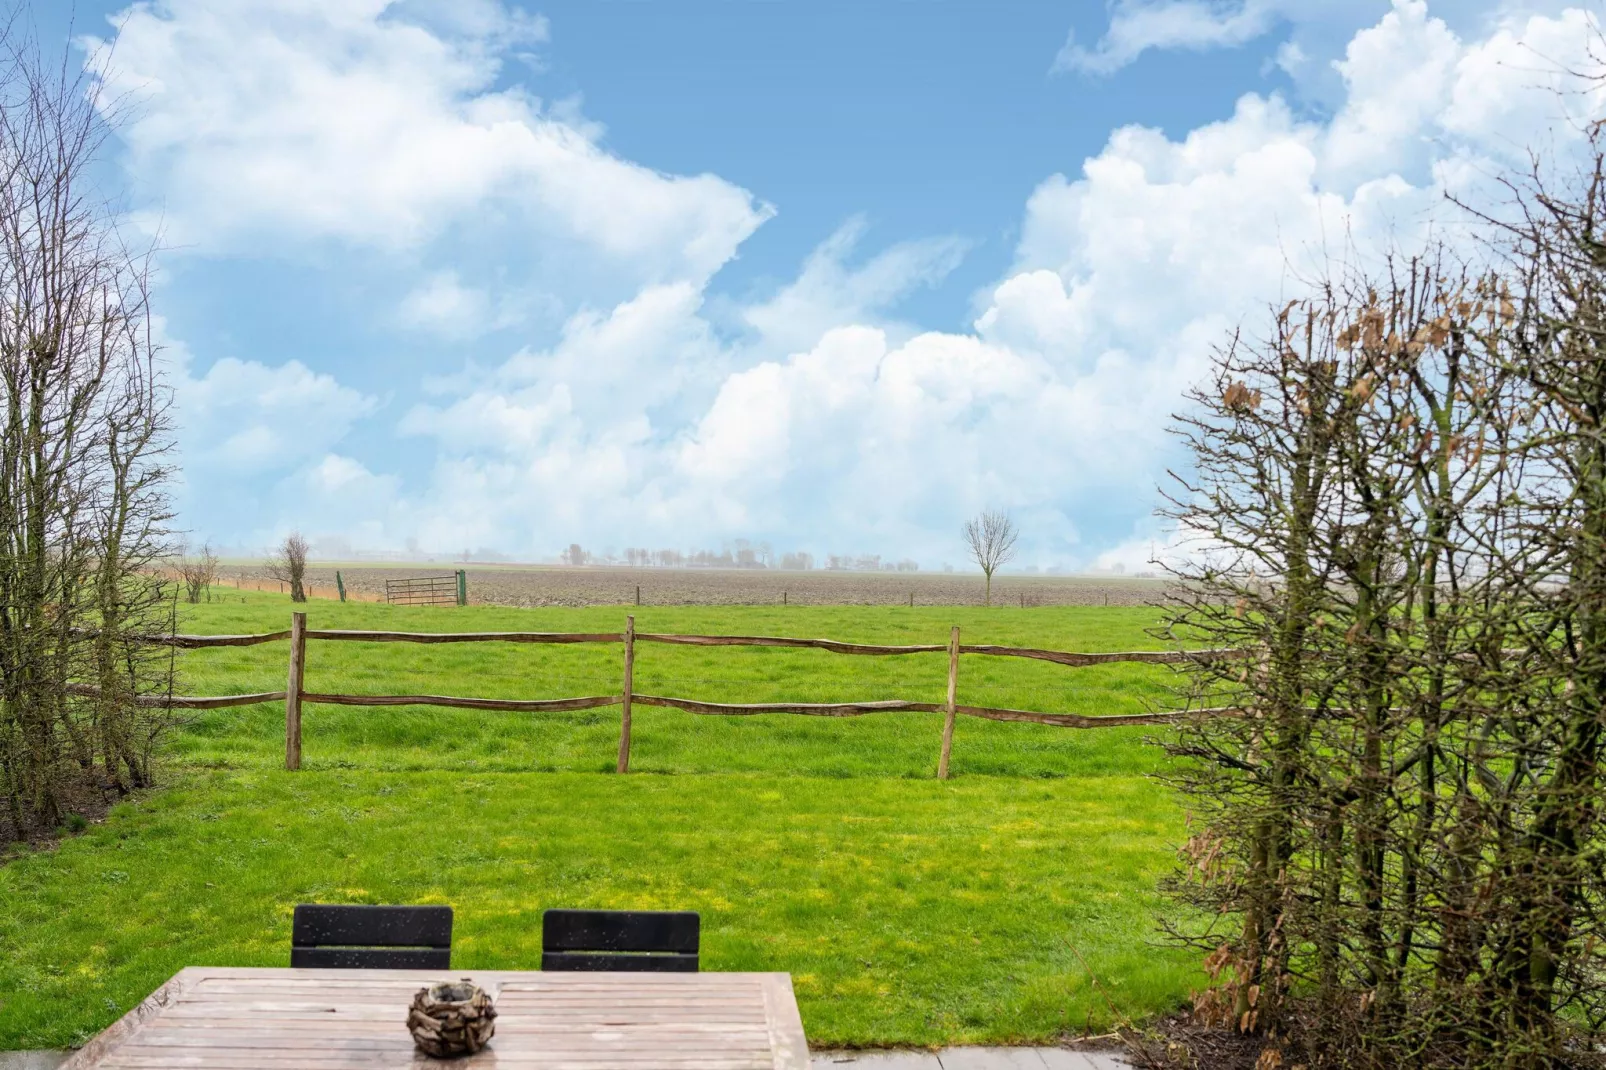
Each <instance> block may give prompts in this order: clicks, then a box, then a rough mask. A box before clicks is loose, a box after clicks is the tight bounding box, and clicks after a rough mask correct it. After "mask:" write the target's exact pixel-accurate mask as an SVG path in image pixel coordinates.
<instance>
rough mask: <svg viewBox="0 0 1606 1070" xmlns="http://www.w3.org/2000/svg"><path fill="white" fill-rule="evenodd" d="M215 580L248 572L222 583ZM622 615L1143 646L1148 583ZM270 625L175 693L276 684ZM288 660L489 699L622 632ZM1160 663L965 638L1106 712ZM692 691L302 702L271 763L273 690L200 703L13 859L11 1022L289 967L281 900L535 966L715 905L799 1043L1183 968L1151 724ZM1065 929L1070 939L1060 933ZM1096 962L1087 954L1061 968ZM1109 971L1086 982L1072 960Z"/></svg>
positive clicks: (1081, 1002)
mask: <svg viewBox="0 0 1606 1070" xmlns="http://www.w3.org/2000/svg"><path fill="white" fill-rule="evenodd" d="M225 593H226V594H229V595H230V596H231V597H238V596H237V595H234V594H233V592H230V591H227V590H226V591H225ZM245 598H246V601H245V602H244V603H241V602H233V603H222V604H213V605H209V606H207V605H203V606H200V607H187V608H188V610H189V611H188V612H187V614H186V619H185V620H184V622H183V624H182V626H183V627H184V628H186V629H187V630H191V631H201V632H234V631H266V630H270V629H275V628H282V627H284V626H285V624H286V622H287V620H288V611H289V608H290V607H289V604H288V602H287V601H286V600H284V599H283V598H280V597H277V596H272V595H266V594H261V595H258V594H252V593H247V594H246V596H245ZM308 608H309V623H310V624H311V625H312V626H313V627H350V628H363V627H388V628H397V629H411V630H456V629H461V630H502V629H506V630H513V629H520V630H563V631H592V630H598V631H602V630H618V629H619V628H620V627H621V626H622V623H623V618H624V615H625V613H626V612H627V610H625V609H623V608H617V607H603V608H591V609H551V610H517V609H495V608H480V607H470V608H467V609H429V608H417V609H402V608H396V607H387V606H376V605H357V604H348V605H340V604H336V603H320V602H314V603H312V604H311V606H310V607H308ZM629 611H630V612H634V613H635V614H636V621H637V627H638V629H639V630H643V631H700V632H715V633H717V632H742V633H761V634H780V635H805V636H823V637H828V638H836V639H848V640H863V641H874V642H894V643H915V642H943V641H944V640H945V638H946V634H947V629H948V626H949V625H950V624H952V623H958V624H960V625H961V626H962V627H963V628H964V638H965V640H966V641H967V642H996V643H1019V644H1029V645H1036V646H1051V647H1058V648H1062V649H1086V650H1115V649H1134V648H1142V647H1153V646H1154V645H1155V644H1154V643H1153V642H1152V640H1149V639H1148V638H1147V636H1146V635H1145V634H1144V629H1145V627H1146V626H1147V625H1148V624H1149V623H1150V622H1151V620H1152V615H1151V614H1150V613H1149V612H1148V611H1145V610H1134V609H1119V608H1112V609H1097V608H1082V607H1055V608H1043V609H1027V610H1019V609H1002V608H1000V609H994V610H981V609H954V608H915V609H909V608H906V607H779V606H777V607H664V608H660V607H643V608H641V609H631V610H629ZM637 650H638V660H637V667H636V686H637V688H638V689H639V690H641V691H646V692H656V693H660V694H671V695H681V696H685V697H692V698H706V699H711V700H715V701H719V700H728V701H743V702H759V701H773V700H780V699H794V700H825V699H850V698H852V699H867V698H917V699H919V698H924V699H928V700H932V701H940V700H941V697H942V691H943V686H944V680H945V675H946V657H945V655H942V654H931V655H911V656H906V657H900V658H856V657H844V656H840V655H831V654H827V653H824V652H819V651H793V650H772V649H752V648H724V649H719V648H716V649H698V648H674V647H665V646H658V645H648V644H642V645H640V646H638V648H637ZM285 651H286V647H285V645H284V644H282V643H279V644H269V645H265V646H260V647H250V648H240V649H223V650H204V651H194V652H190V653H186V654H184V655H183V656H182V658H181V671H182V674H183V684H184V689H185V690H186V691H189V692H191V693H206V694H220V693H230V692H249V691H258V690H269V689H273V688H280V687H283V686H284V683H283V681H284V658H285ZM308 662H309V668H308V676H307V686H308V687H309V688H312V689H315V690H321V691H356V692H372V693H401V692H416V691H434V692H437V693H450V694H474V695H487V696H497V697H532V698H540V697H558V696H564V695H581V694H600V693H607V692H610V691H617V690H618V687H619V680H618V676H619V662H620V657H619V647H617V646H597V647H556V646H537V647H530V646H513V645H501V644H473V645H468V644H464V645H460V646H458V645H454V646H436V647H420V646H415V645H411V644H405V645H404V644H371V645H370V644H356V643H317V642H314V643H311V644H309V657H308ZM1167 680H1168V673H1167V670H1165V669H1163V668H1157V667H1152V666H1107V667H1097V668H1088V669H1068V668H1064V667H1060V666H1053V665H1048V664H1042V663H1034V662H1026V661H1021V660H1018V659H994V658H981V657H967V658H965V659H964V660H963V662H962V663H961V670H960V687H959V694H960V700H961V701H962V702H974V703H979V704H987V705H1000V706H1017V707H1021V708H1027V709H1042V710H1064V711H1072V712H1080V713H1109V712H1117V711H1126V710H1137V709H1142V708H1145V704H1146V703H1147V704H1153V705H1159V704H1164V703H1165V701H1166V697H1167V691H1166V686H1167ZM939 732H940V718H939V717H938V716H936V715H926V714H915V715H909V714H886V715H872V716H868V717H863V718H856V719H849V720H839V719H826V718H820V719H815V718H804V717H795V716H792V717H783V716H767V717H753V718H700V717H696V716H694V715H691V714H685V713H680V712H678V711H671V710H658V709H642V708H638V709H637V711H636V729H635V748H634V757H633V768H634V769H635V770H637V771H638V772H636V773H633V774H632V775H630V776H627V777H618V776H615V775H613V774H611V773H605V772H603V771H604V770H608V769H611V768H612V763H613V753H614V748H615V747H616V746H617V740H618V735H617V733H618V710H617V708H613V709H602V710H591V711H583V712H579V713H564V714H551V715H528V714H504V713H485V712H480V711H457V710H436V709H409V708H388V709H386V708H382V709H361V708H352V707H328V706H309V707H308V709H307V711H306V714H305V743H304V747H305V758H304V763H305V764H304V768H303V770H302V771H301V772H300V773H296V774H290V773H285V772H283V771H282V769H280V768H279V765H280V763H281V762H282V760H283V706H282V704H279V703H273V704H264V705H262V706H255V707H245V708H239V709H232V710H222V711H216V712H213V713H205V714H199V715H197V716H195V718H194V719H193V721H192V722H191V723H190V724H189V725H188V726H187V727H186V728H185V729H184V730H183V731H182V732H180V733H179V734H178V735H176V736H175V737H174V738H173V739H172V740H171V742H170V745H169V747H168V754H169V759H168V763H167V777H168V782H169V784H170V785H171V786H170V787H168V788H167V789H165V790H163V791H161V792H159V793H157V794H155V795H152V796H150V797H148V798H145V799H142V800H140V801H138V802H136V803H132V804H125V805H122V806H119V807H117V808H116V809H115V810H114V811H113V812H112V814H111V815H110V816H109V818H108V819H107V820H106V821H105V822H104V823H101V824H97V825H94V826H92V827H91V828H90V829H89V831H88V832H86V833H85V834H83V835H81V836H77V837H73V838H70V839H68V840H66V841H64V842H63V843H61V844H60V845H59V846H57V847H55V848H53V849H51V850H47V851H39V852H34V853H30V854H26V855H21V856H18V857H15V858H13V859H11V860H10V861H9V862H7V863H6V864H4V865H0V1049H5V1048H8V1047H11V1048H16V1047H49V1046H60V1045H65V1044H69V1043H75V1042H79V1041H82V1040H83V1039H84V1038H86V1037H87V1036H89V1035H92V1034H93V1033H94V1032H95V1031H96V1030H98V1029H100V1028H102V1027H104V1026H105V1025H106V1024H108V1023H109V1022H110V1021H112V1020H113V1019H114V1018H115V1017H117V1015H119V1014H120V1013H122V1012H123V1011H125V1010H127V1009H128V1008H129V1007H130V1006H132V1005H133V1004H134V1003H136V1002H137V1001H138V1000H139V999H141V998H142V997H143V996H144V995H146V994H147V993H149V992H150V990H151V989H153V988H155V987H156V986H157V985H158V984H159V983H161V981H163V980H165V979H166V978H167V977H168V976H170V975H171V974H172V973H173V972H175V971H176V970H177V969H178V968H180V967H181V966H184V965H188V964H211V965H281V966H282V965H285V964H287V962H288V958H289V951H288V947H289V932H290V913H291V910H292V908H293V906H294V904H295V903H297V902H304V901H323V902H375V903H378V902H415V903H423V902H445V903H450V904H452V906H453V907H454V908H455V909H456V912H457V932H456V939H455V941H454V952H453V964H454V968H455V967H461V968H464V969H473V968H530V967H534V966H535V965H536V964H537V963H538V961H539V958H540V954H539V953H540V947H539V945H540V913H541V911H542V910H544V909H546V908H547V907H552V906H619V907H636V908H688V909H695V910H699V911H701V912H702V914H703V925H704V930H703V933H704V935H703V953H704V967H705V968H706V969H711V970H785V971H789V972H790V973H792V975H793V980H794V984H795V985H796V989H797V993H798V998H799V1003H800V1006H801V1008H802V1012H803V1020H804V1025H805V1027H806V1029H807V1031H808V1034H809V1037H810V1041H811V1043H815V1044H820V1045H827V1044H830V1045H836V1044H846V1045H879V1044H948V1043H967V1042H1009V1041H1034V1040H1035V1041H1042V1040H1048V1039H1051V1038H1053V1037H1054V1036H1056V1035H1058V1034H1060V1033H1064V1032H1071V1033H1079V1032H1082V1031H1083V1030H1084V1029H1089V1028H1091V1029H1093V1030H1094V1031H1099V1030H1102V1029H1104V1028H1105V1027H1107V1026H1108V1025H1109V1024H1110V1019H1111V1012H1110V1010H1109V1008H1108V1006H1107V1004H1106V1001H1105V993H1107V994H1108V995H1109V997H1110V998H1112V999H1113V1000H1114V1001H1115V1003H1116V1005H1117V1007H1118V1008H1119V1009H1120V1011H1121V1013H1123V1014H1126V1015H1130V1016H1132V1017H1141V1016H1143V1015H1146V1014H1151V1013H1155V1012H1159V1011H1164V1010H1167V1009H1169V1008H1170V1007H1172V1006H1174V1005H1175V1004H1176V1002H1177V1001H1178V1000H1179V999H1180V998H1181V997H1182V996H1183V995H1184V994H1185V993H1186V990H1187V988H1188V987H1189V986H1190V984H1192V983H1194V982H1195V981H1196V968H1195V965H1194V963H1193V962H1192V961H1191V959H1190V958H1189V957H1188V956H1185V955H1182V954H1179V953H1178V952H1177V951H1175V950H1173V949H1169V948H1163V947H1159V946H1157V943H1156V939H1155V936H1154V927H1153V918H1154V915H1155V914H1156V913H1157V912H1158V911H1159V910H1160V909H1161V908H1162V904H1161V902H1160V900H1159V899H1158V897H1157V896H1156V895H1155V894H1154V891H1153V889H1154V884H1155V881H1156V880H1157V878H1158V877H1159V876H1160V875H1161V874H1162V873H1163V872H1164V871H1165V870H1166V869H1167V867H1168V866H1169V864H1170V859H1171V845H1172V844H1174V843H1175V842H1176V841H1177V840H1179V839H1180V838H1181V824H1182V822H1181V815H1180V812H1179V810H1178V807H1177V804H1176V803H1175V801H1174V800H1173V799H1171V798H1170V797H1169V796H1168V794H1167V793H1166V792H1165V791H1164V790H1163V789H1162V788H1160V787H1159V786H1158V785H1156V784H1155V783H1154V782H1153V781H1152V780H1150V779H1148V778H1147V777H1145V776H1144V775H1143V774H1145V773H1146V772H1148V771H1150V770H1152V769H1153V768H1154V767H1155V766H1156V764H1157V762H1158V761H1159V760H1160V758H1159V756H1158V753H1157V751H1156V749H1155V748H1153V747H1152V746H1150V745H1148V744H1146V743H1145V742H1144V735H1145V733H1144V732H1143V730H1138V729H1109V730H1097V731H1076V730H1067V729H1054V728H1047V727H1043V726H1036V725H1015V724H996V723H992V722H980V721H974V720H970V719H964V718H962V719H961V721H960V725H959V730H958V733H957V735H956V741H955V745H954V759H953V769H954V774H955V779H953V780H951V781H949V782H947V783H939V782H937V781H935V780H934V779H932V773H933V771H934V769H935V765H936V757H937V747H938V737H939ZM1078 955H1080V959H1079V958H1078ZM1082 961H1085V962H1086V965H1087V969H1085V968H1084V967H1083V965H1082ZM1088 969H1091V971H1092V973H1093V974H1094V975H1096V977H1097V980H1098V983H1099V985H1101V986H1102V987H1103V989H1104V993H1101V992H1099V991H1097V990H1095V988H1094V987H1093V985H1092V984H1091V983H1090V979H1089V976H1088Z"/></svg>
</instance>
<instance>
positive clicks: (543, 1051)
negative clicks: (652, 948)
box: [62, 966, 809, 1070]
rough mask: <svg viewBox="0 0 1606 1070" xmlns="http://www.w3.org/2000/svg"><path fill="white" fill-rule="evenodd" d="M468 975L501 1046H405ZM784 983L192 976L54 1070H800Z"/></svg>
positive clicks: (701, 978)
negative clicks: (435, 1004)
mask: <svg viewBox="0 0 1606 1070" xmlns="http://www.w3.org/2000/svg"><path fill="white" fill-rule="evenodd" d="M461 977H467V978H470V979H471V980H473V981H474V983H475V984H478V985H479V986H480V987H482V988H484V989H486V990H487V991H488V992H490V993H491V994H492V995H493V996H494V998H495V999H496V1010H497V1018H496V1036H495V1038H494V1039H493V1040H492V1041H491V1044H490V1046H489V1047H488V1048H487V1049H486V1050H485V1051H482V1052H480V1053H479V1054H477V1055H473V1056H469V1057H467V1058H460V1059H452V1060H437V1059H431V1058H430V1057H429V1056H427V1055H424V1054H423V1053H421V1052H418V1051H416V1050H415V1049H414V1047H413V1038H412V1035H411V1034H409V1033H408V1032H407V1024H406V1022H407V1007H408V1004H409V1003H410V1002H411V1001H412V998H413V993H415V992H417V991H418V990H419V989H420V988H422V987H424V986H425V985H427V984H431V983H433V982H436V981H449V980H456V979H458V978H461ZM808 1065H809V1052H808V1044H807V1042H806V1041H805V1040H804V1038H803V1022H802V1019H801V1018H800V1017H799V1016H798V1011H797V1001H796V1000H795V999H794V998H793V996H792V979H791V977H790V976H789V975H787V974H784V973H536V972H528V973H523V972H505V971H470V970H464V971H454V970H447V971H430V970H289V969H242V968H211V967H204V966H191V967H189V968H187V969H183V970H180V971H179V972H178V973H177V974H175V975H174V977H173V979H172V980H171V981H169V982H167V984H165V985H163V986H162V987H161V988H159V989H157V990H156V991H155V992H153V993H152V994H151V996H150V998H149V999H147V1000H145V1002H143V1003H141V1004H140V1005H139V1006H138V1007H136V1008H134V1009H133V1010H132V1011H129V1012H128V1014H126V1015H124V1016H123V1017H122V1018H121V1019H120V1020H119V1021H117V1022H116V1023H115V1024H113V1025H112V1026H111V1027H110V1028H108V1029H107V1030H106V1031H105V1032H104V1033H102V1034H100V1035H99V1036H97V1037H96V1038H95V1039H93V1040H91V1041H90V1042H89V1043H88V1044H86V1045H84V1047H83V1048H81V1049H79V1051H78V1052H77V1053H76V1054H74V1055H73V1056H72V1058H70V1059H68V1060H67V1062H66V1063H64V1064H63V1066H62V1070H90V1068H95V1070H111V1068H113V1067H118V1068H129V1070H132V1068H141V1070H158V1068H168V1067H173V1068H177V1067H199V1068H204V1070H267V1068H274V1070H348V1068H357V1067H361V1068H364V1070H385V1068H388V1067H403V1066H405V1067H421V1066H435V1067H453V1068H463V1070H470V1068H473V1070H480V1068H484V1067H503V1068H514V1070H559V1068H573V1070H602V1068H605V1067H617V1068H623V1070H631V1068H639V1070H646V1068H648V1067H652V1068H662V1070H671V1068H681V1067H686V1068H690V1067H698V1068H701V1070H760V1068H763V1070H808Z"/></svg>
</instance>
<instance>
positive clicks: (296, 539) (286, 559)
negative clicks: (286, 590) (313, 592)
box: [267, 531, 307, 602]
mask: <svg viewBox="0 0 1606 1070" xmlns="http://www.w3.org/2000/svg"><path fill="white" fill-rule="evenodd" d="M267 569H268V575H270V576H272V577H273V578H274V579H276V580H278V581H279V582H280V583H288V584H289V585H290V601H292V602H305V601H306V600H307V589H306V587H305V586H304V583H305V580H306V577H307V540H306V539H304V538H302V536H301V532H299V531H292V532H291V533H290V534H288V535H286V536H285V537H284V541H283V542H282V543H280V544H279V548H278V549H277V550H275V551H274V554H273V556H272V557H270V558H268V560H267Z"/></svg>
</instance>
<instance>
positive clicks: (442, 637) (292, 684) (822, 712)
mask: <svg viewBox="0 0 1606 1070" xmlns="http://www.w3.org/2000/svg"><path fill="white" fill-rule="evenodd" d="M148 639H149V640H150V641H151V642H157V643H166V644H169V645H172V646H174V647H179V648H182V649H187V650H194V649H203V648H206V647H239V646H256V645H257V644H259V643H272V642H279V641H283V640H288V641H289V642H290V669H289V677H288V681H287V686H286V689H285V690H284V691H264V692H259V693H256V694H249V695H216V696H185V695H142V696H139V697H138V698H136V699H135V700H134V701H135V702H136V704H138V705H141V706H156V707H170V708H174V709H195V710H209V709H222V708H225V707H229V706H247V705H253V704H255V703H258V702H275V701H281V700H282V701H283V702H284V703H285V767H286V768H287V769H299V768H300V766H301V706H302V704H303V703H307V702H311V703H321V704H325V705H332V706H443V707H451V708H459V709H474V710H499V711H504V712H511V713H561V712H566V711H571V710H589V709H598V708H600V707H604V706H620V707H622V708H623V713H622V715H621V724H620V739H619V763H618V771H619V772H621V773H623V772H627V771H628V770H629V765H630V725H631V707H632V706H633V705H639V706H656V707H662V708H667V709H677V710H682V711H684V712H687V713H693V714H698V715H701V716H717V717H752V716H757V715H761V714H795V715H800V716H805V717H862V716H865V715H867V714H876V713H941V714H944V715H945V718H944V723H943V734H942V754H941V758H940V760H939V762H938V766H937V770H938V771H937V775H938V777H939V778H942V779H946V778H947V776H948V758H949V752H950V749H951V747H952V743H953V724H954V718H955V717H956V716H958V715H964V716H967V717H978V718H982V719H984V720H990V721H1016V722H1025V723H1030V724H1041V725H1050V726H1053V727H1057V728H1116V727H1121V726H1128V725H1155V724H1169V723H1174V722H1176V721H1179V720H1183V719H1186V718H1194V717H1232V716H1242V715H1243V713H1244V711H1243V710H1242V709H1240V708H1237V707H1218V708H1212V709H1198V710H1168V711H1160V712H1155V713H1131V714H1111V715H1108V716H1086V715H1083V714H1076V713H1040V712H1037V711H1035V710H1012V709H1001V708H996V707H991V706H967V705H961V704H960V703H959V702H958V701H957V698H956V688H957V683H958V672H959V658H960V655H962V654H979V655H983V656H990V657H1013V658H1028V659H1033V660H1038V661H1048V662H1052V663H1054V664H1058V665H1067V666H1071V667H1086V666H1092V665H1109V664H1118V663H1123V662H1125V663H1140V664H1151V665H1181V664H1188V663H1198V662H1201V661H1209V660H1214V659H1222V658H1241V657H1244V656H1246V653H1247V652H1246V651H1243V650H1133V651H1114V652H1101V653H1087V652H1080V651H1069V650H1042V649H1037V648H1035V647H1014V646H1000V645H997V644H991V643H982V644H969V645H965V644H961V643H960V642H959V629H958V628H957V627H955V628H953V629H952V634H951V637H950V640H949V642H948V643H947V644H936V643H927V644H911V645H901V646H889V645H880V644H872V643H846V642H840V641H838V640H835V639H798V638H793V637H790V636H774V635H679V634H670V633H663V634H658V633H652V632H637V631H636V630H635V618H634V617H627V618H626V626H625V630H624V631H622V632H397V631H368V630H355V629H343V628H342V629H332V628H321V629H320V628H308V627H307V626H306V614H305V613H292V614H291V627H290V629H289V630H288V631H282V632H261V633H257V634H250V635H184V634H173V635H161V636H149V637H148ZM309 639H316V640H324V641H335V642H364V643H427V644H432V643H489V642H497V643H551V644H578V643H623V644H624V647H625V662H624V688H623V691H622V692H621V693H620V694H617V695H593V696H587V697H581V698H558V699H497V698H476V697H471V696H457V695H344V694H328V693H324V692H317V691H308V690H306V689H305V687H304V686H303V682H304V681H303V678H304V675H305V668H306V643H307V640H309ZM638 642H645V643H664V644H668V645H673V646H704V647H708V646H757V647H790V648H799V649H813V650H824V651H827V652H830V653H834V654H854V655H870V656H876V657H896V656H900V655H904V654H939V653H947V654H948V700H947V701H946V702H940V703H939V702H912V701H906V700H903V699H881V700H874V701H869V702H755V703H733V702H704V701H701V700H698V699H688V698H676V697H671V696H667V695H644V694H640V693H637V692H636V691H635V688H634V686H633V682H632V681H633V679H634V664H635V645H636V643H638ZM72 692H73V693H74V694H78V695H88V696H93V695H97V694H99V692H98V691H97V690H96V689H95V688H94V687H92V686H88V685H73V687H72Z"/></svg>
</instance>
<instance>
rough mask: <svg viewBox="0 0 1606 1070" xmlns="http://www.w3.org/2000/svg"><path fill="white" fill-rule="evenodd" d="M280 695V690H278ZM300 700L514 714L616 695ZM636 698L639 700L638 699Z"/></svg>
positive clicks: (578, 706)
mask: <svg viewBox="0 0 1606 1070" xmlns="http://www.w3.org/2000/svg"><path fill="white" fill-rule="evenodd" d="M280 697H281V698H282V697H283V692H280ZM301 701H303V702H322V703H324V704H325V705H329V706H453V707H457V708H459V709H465V710H508V711H511V712H514V713H561V712H563V711H565V710H594V709H596V708H598V707H599V706H617V705H619V703H620V702H622V701H624V700H623V698H622V697H621V696H619V695H597V696H595V697H593V698H535V699H526V698H462V697H460V696H456V695H323V694H319V693H318V692H315V691H303V692H301ZM637 701H640V700H639V698H638V700H637Z"/></svg>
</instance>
